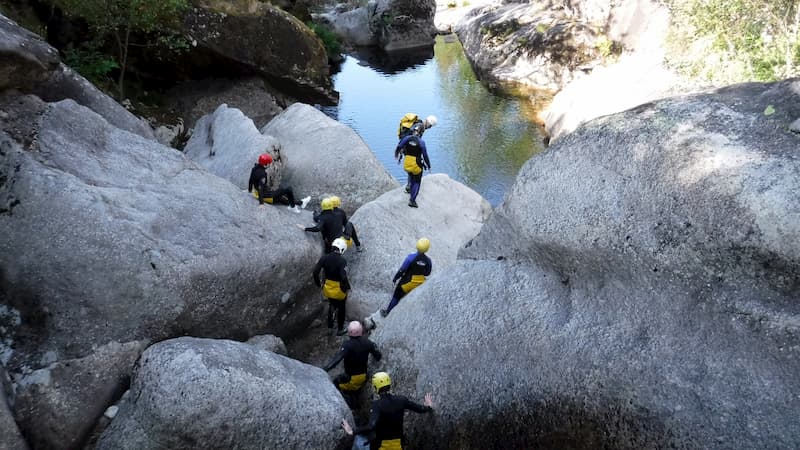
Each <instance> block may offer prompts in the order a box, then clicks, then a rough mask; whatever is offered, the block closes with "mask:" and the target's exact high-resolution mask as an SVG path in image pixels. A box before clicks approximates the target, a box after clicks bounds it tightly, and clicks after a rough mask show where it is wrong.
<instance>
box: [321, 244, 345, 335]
mask: <svg viewBox="0 0 800 450" xmlns="http://www.w3.org/2000/svg"><path fill="white" fill-rule="evenodd" d="M320 271H322V272H323V273H324V275H325V283H324V284H322V283H320V278H319V274H320ZM313 275H314V283H315V284H316V285H317V286H318V287H321V288H322V295H323V297H325V298H326V299H327V300H328V304H329V307H328V328H333V314H334V311H335V312H336V322H337V325H338V329H339V330H343V329H344V317H345V302H346V300H347V291H349V290H350V282H349V280H348V279H347V261H345V259H344V257H343V256H342V255H340V254H338V253H336V252H332V253H328V254H326V255H323V256H322V258H320V259H319V261H317V265H316V266H314V272H313Z"/></svg>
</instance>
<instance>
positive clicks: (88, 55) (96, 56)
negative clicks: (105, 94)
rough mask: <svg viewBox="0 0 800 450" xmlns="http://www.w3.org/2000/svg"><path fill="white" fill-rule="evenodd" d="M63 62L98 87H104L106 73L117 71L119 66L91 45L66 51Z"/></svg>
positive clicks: (106, 79) (106, 78)
mask: <svg viewBox="0 0 800 450" xmlns="http://www.w3.org/2000/svg"><path fill="white" fill-rule="evenodd" d="M64 62H65V63H66V64H67V65H68V66H70V67H72V68H73V69H75V70H76V71H77V72H78V73H79V74H81V75H83V76H84V77H85V78H86V79H87V80H89V81H91V82H92V83H93V84H95V85H98V86H104V85H106V84H107V83H108V73H109V72H111V71H112V70H114V69H119V64H117V62H116V61H115V60H114V59H113V58H111V57H110V56H109V55H106V54H105V53H102V52H100V51H98V50H97V49H96V48H94V47H93V46H91V45H84V46H81V47H78V48H72V49H69V50H67V51H66V52H65V58H64Z"/></svg>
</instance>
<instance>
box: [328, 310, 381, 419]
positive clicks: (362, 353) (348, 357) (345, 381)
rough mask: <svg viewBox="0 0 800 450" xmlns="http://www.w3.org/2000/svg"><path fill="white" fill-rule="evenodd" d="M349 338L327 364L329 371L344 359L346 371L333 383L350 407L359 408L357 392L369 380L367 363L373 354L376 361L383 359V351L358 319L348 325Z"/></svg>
mask: <svg viewBox="0 0 800 450" xmlns="http://www.w3.org/2000/svg"><path fill="white" fill-rule="evenodd" d="M347 335H348V336H349V338H348V339H347V340H346V341H345V342H344V344H342V347H341V348H340V349H339V352H338V353H336V355H335V356H334V357H333V359H331V361H330V362H329V363H328V364H326V365H325V367H324V368H323V370H325V371H326V372H329V371H330V370H331V369H333V368H334V367H336V366H337V365H338V364H339V362H341V361H342V360H344V373H342V374H339V375H337V376H336V378H334V379H333V384H334V385H336V387H337V388H338V389H339V390H340V391H341V392H342V396H343V397H344V399H345V401H346V402H347V404H348V405H349V406H350V409H357V407H358V399H357V394H358V392H359V391H360V390H361V387H362V386H364V383H366V381H367V364H368V362H369V355H370V354H371V355H372V357H373V358H375V361H380V360H381V352H380V351H378V347H377V346H376V345H375V343H374V342H372V341H370V340H369V339H368V338H367V337H366V336H364V327H362V326H361V322H358V321H356V320H354V321H352V322H350V323H349V324H348V325H347Z"/></svg>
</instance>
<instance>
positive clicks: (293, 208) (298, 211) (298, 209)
mask: <svg viewBox="0 0 800 450" xmlns="http://www.w3.org/2000/svg"><path fill="white" fill-rule="evenodd" d="M286 209H288V210H289V211H294V212H296V213H297V214H300V208H298V207H297V205H294V206H287V207H286Z"/></svg>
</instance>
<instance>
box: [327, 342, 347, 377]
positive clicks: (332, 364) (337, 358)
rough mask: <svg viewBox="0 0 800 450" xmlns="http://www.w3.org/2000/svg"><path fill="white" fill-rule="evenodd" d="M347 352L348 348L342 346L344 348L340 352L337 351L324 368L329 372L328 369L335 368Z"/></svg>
mask: <svg viewBox="0 0 800 450" xmlns="http://www.w3.org/2000/svg"><path fill="white" fill-rule="evenodd" d="M346 353H347V349H346V348H345V347H344V346H342V348H341V349H339V353H337V354H336V355H335V356H334V357H333V359H332V360H331V361H330V362H329V363H328V364H326V365H325V367H323V368H322V370H324V371H325V372H327V371H329V370H331V369H333V368H334V367H336V365H337V364H339V363H340V362H341V361H342V360H343V359H344V355H345V354H346Z"/></svg>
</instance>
